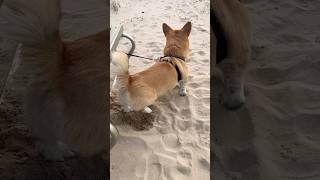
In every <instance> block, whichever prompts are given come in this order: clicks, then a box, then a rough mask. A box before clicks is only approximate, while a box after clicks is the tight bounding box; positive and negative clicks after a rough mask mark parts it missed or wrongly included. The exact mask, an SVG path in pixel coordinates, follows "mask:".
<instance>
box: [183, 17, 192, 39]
mask: <svg viewBox="0 0 320 180" xmlns="http://www.w3.org/2000/svg"><path fill="white" fill-rule="evenodd" d="M181 31H182V32H183V33H184V34H185V35H187V36H189V34H190V32H191V22H190V21H189V22H187V23H186V24H185V25H184V26H183V28H182V29H181Z"/></svg>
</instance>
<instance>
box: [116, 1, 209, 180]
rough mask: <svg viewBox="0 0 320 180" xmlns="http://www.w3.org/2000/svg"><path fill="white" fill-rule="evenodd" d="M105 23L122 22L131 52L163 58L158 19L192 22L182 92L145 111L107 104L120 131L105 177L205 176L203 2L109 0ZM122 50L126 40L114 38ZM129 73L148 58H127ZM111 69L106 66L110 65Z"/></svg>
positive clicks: (174, 179)
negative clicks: (186, 79)
mask: <svg viewBox="0 0 320 180" xmlns="http://www.w3.org/2000/svg"><path fill="white" fill-rule="evenodd" d="M111 8H112V10H111V21H110V22H111V23H110V24H111V26H115V25H120V24H121V25H123V26H124V30H125V33H128V34H130V35H131V36H133V37H134V39H135V41H136V50H135V52H134V53H135V54H138V55H142V56H146V57H160V56H163V48H164V45H165V37H164V34H163V32H162V23H167V24H168V25H169V26H171V27H172V28H174V29H178V28H181V27H182V26H183V25H184V24H185V23H186V22H187V21H191V22H192V30H191V34H190V38H189V40H190V49H191V54H190V57H189V59H188V60H187V64H188V67H189V68H190V77H189V79H190V83H189V86H188V95H187V96H185V97H180V96H179V95H178V88H175V89H173V90H172V91H169V92H168V93H167V94H166V95H164V96H162V97H160V98H159V99H158V100H157V101H156V103H155V104H154V106H152V107H151V108H152V109H153V110H154V112H153V113H152V114H150V115H143V113H141V112H139V113H128V114H124V113H123V112H119V107H118V106H117V104H116V103H114V104H113V105H112V112H111V113H112V114H111V117H112V121H113V122H114V123H115V124H116V126H117V128H118V129H119V131H120V134H121V136H120V138H119V142H118V144H117V145H116V146H115V147H114V148H113V149H112V151H111V154H110V174H111V180H128V179H130V180H158V179H162V180H167V179H168V180H198V179H199V180H200V179H202V180H205V179H209V171H210V170H209V169H210V149H209V142H210V112H209V110H210V109H209V107H210V95H209V94H210V77H209V75H210V67H209V65H210V60H209V59H210V54H209V51H210V44H209V43H210V40H209V39H210V38H209V37H210V29H209V28H210V24H209V23H210V22H209V1H207V0H205V1H191V0H187V1H184V0H178V1H165V0H140V1H125V0H115V1H111ZM120 43H121V44H120V46H119V50H126V49H127V47H128V46H126V44H127V42H126V41H125V40H123V41H121V42H120ZM129 61H130V67H129V71H130V73H134V72H138V71H141V70H144V69H146V68H147V67H149V66H151V65H152V64H153V63H154V62H152V61H150V60H145V59H141V58H135V57H132V58H130V60H129ZM111 71H112V67H111Z"/></svg>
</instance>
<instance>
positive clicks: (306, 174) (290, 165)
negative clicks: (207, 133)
mask: <svg viewBox="0 0 320 180" xmlns="http://www.w3.org/2000/svg"><path fill="white" fill-rule="evenodd" d="M244 3H245V5H246V7H247V8H248V9H249V11H250V13H251V19H252V30H253V35H252V37H253V42H252V62H251V63H250V67H249V72H248V75H247V82H246V96H247V99H246V100H247V102H246V106H245V107H244V108H242V109H241V110H240V111H237V112H230V111H226V110H225V109H223V108H222V107H220V106H219V105H218V104H215V106H214V107H213V108H214V112H216V113H214V117H213V123H212V124H211V126H213V127H214V129H215V132H214V133H213V136H214V142H215V143H214V144H212V148H211V150H214V154H215V161H214V163H213V167H212V168H213V169H212V171H213V174H214V179H216V180H235V179H237V180H258V179H259V180H271V179H272V180H318V179H320V173H319V172H320V146H319V142H320V141H319V140H320V131H319V127H320V121H319V120H320V96H319V94H320V81H319V75H320V71H319V70H320V59H319V57H320V46H319V35H320V34H319V31H318V30H319V27H320V22H319V21H318V19H319V18H320V13H319V10H320V3H319V1H298V0H294V1H285V2H283V1H255V0H247V1H244ZM211 108H212V107H211Z"/></svg>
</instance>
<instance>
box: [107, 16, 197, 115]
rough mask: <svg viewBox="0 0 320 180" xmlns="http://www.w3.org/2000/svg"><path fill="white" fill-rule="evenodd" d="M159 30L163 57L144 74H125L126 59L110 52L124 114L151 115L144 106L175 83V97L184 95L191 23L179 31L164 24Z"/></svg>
mask: <svg viewBox="0 0 320 180" xmlns="http://www.w3.org/2000/svg"><path fill="white" fill-rule="evenodd" d="M162 29H163V33H164V35H165V37H166V45H165V48H164V57H162V58H160V61H159V62H158V63H156V64H154V65H153V66H151V67H149V68H148V69H146V70H144V71H141V72H139V73H136V74H132V75H129V72H128V68H129V61H128V56H127V55H126V54H124V53H121V52H113V53H112V63H113V64H115V65H116V67H117V72H116V73H117V82H118V83H119V85H120V88H119V99H120V103H121V105H122V106H123V109H124V111H126V112H128V111H130V110H134V111H140V110H144V112H148V113H150V112H152V110H151V109H150V108H149V107H148V106H149V105H151V104H153V103H154V101H155V100H156V99H157V98H158V97H159V96H161V95H163V94H164V93H165V92H167V91H168V90H171V89H173V88H174V87H175V86H176V85H177V84H179V87H180V88H179V95H180V96H185V95H186V94H187V90H186V85H187V80H188V67H187V64H186V62H185V59H186V58H187V57H188V54H189V40H188V37H189V34H190V31H191V22H188V23H186V24H185V25H184V26H183V28H182V29H180V30H173V29H172V28H171V27H169V26H168V25H167V24H165V23H164V24H163V26H162Z"/></svg>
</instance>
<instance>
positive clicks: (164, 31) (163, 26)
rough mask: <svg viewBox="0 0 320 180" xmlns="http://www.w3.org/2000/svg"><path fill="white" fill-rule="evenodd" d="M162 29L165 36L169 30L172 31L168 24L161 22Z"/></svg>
mask: <svg viewBox="0 0 320 180" xmlns="http://www.w3.org/2000/svg"><path fill="white" fill-rule="evenodd" d="M162 30H163V33H164V35H165V36H166V35H167V34H168V33H169V32H170V31H173V30H172V29H171V27H170V26H168V25H167V24H166V23H163V24H162Z"/></svg>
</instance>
